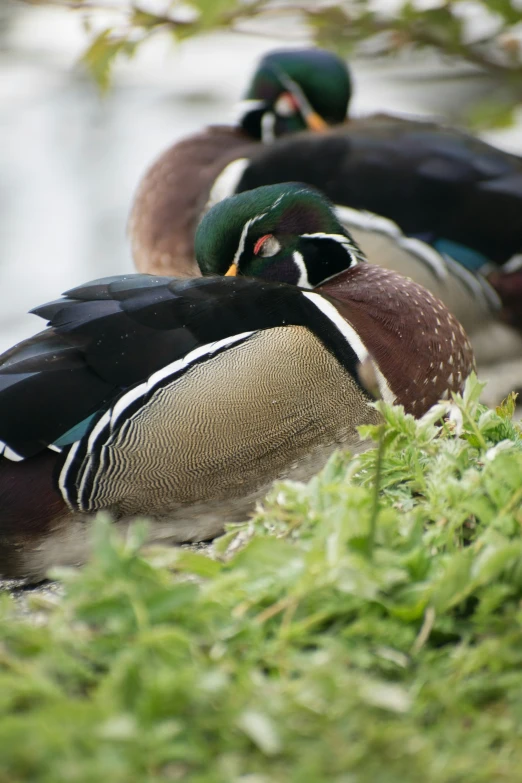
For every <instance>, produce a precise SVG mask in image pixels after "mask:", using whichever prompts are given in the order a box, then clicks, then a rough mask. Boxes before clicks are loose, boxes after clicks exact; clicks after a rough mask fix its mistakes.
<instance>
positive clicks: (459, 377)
mask: <svg viewBox="0 0 522 783" xmlns="http://www.w3.org/2000/svg"><path fill="white" fill-rule="evenodd" d="M315 290H316V291H317V292H319V293H321V294H322V295H324V296H328V297H329V298H331V300H332V301H335V306H336V308H337V310H338V311H339V313H340V314H341V315H342V316H343V318H344V319H346V321H347V322H348V323H349V324H351V325H352V326H353V328H354V329H355V331H356V332H357V334H358V335H359V337H360V338H361V340H362V341H363V343H364V345H365V346H366V348H367V350H368V352H369V354H370V355H371V357H372V358H373V360H374V361H375V363H376V364H377V366H378V368H379V371H380V372H381V373H382V375H383V376H384V378H385V379H386V381H387V383H388V385H389V387H390V389H391V391H392V392H393V394H394V396H395V398H396V400H397V401H399V402H400V403H401V404H403V405H404V408H405V410H406V411H407V412H408V413H412V414H413V415H415V416H419V415H422V413H423V412H425V411H426V410H427V409H428V408H429V407H430V406H431V405H434V404H435V403H436V402H438V401H439V400H440V399H447V398H448V397H449V396H450V393H451V392H459V391H462V389H463V386H464V381H465V380H466V378H467V377H468V375H469V373H470V371H471V369H472V368H474V359H473V351H472V348H471V345H470V342H469V340H468V337H467V335H466V333H465V332H464V329H463V328H462V326H461V325H460V323H459V322H458V321H457V319H456V318H454V317H453V316H452V315H451V313H449V311H448V310H447V309H446V307H444V305H443V304H442V302H440V301H439V300H438V299H436V298H435V297H434V296H433V295H432V294H430V293H429V292H428V291H426V290H425V289H424V288H422V287H421V286H419V285H417V284H416V283H414V282H413V281H412V280H409V279H407V278H403V277H401V276H400V275H398V274H397V273H396V272H393V271H391V270H387V269H380V268H379V267H376V266H374V265H372V264H360V265H358V266H355V267H352V268H351V269H349V270H347V271H346V272H343V273H341V274H339V275H337V276H336V277H335V278H332V280H330V281H327V282H326V283H324V284H323V285H321V286H319V287H318V288H317V289H315Z"/></svg>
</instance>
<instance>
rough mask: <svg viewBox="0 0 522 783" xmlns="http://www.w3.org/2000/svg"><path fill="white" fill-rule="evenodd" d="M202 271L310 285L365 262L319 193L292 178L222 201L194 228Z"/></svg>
mask: <svg viewBox="0 0 522 783" xmlns="http://www.w3.org/2000/svg"><path fill="white" fill-rule="evenodd" d="M195 250H196V258H197V261H198V264H199V267H200V269H201V271H202V273H203V274H204V275H212V274H214V275H216V274H217V275H236V274H238V275H245V276H248V277H260V278H262V279H264V280H274V281H278V282H282V283H291V284H293V285H299V286H301V287H303V288H314V287H315V286H317V285H319V284H320V283H322V282H324V281H325V280H327V279H328V278H330V277H333V276H334V275H336V274H339V272H342V271H344V270H346V269H348V268H349V267H350V266H353V265H354V264H356V263H358V262H359V261H362V260H364V257H363V255H362V253H361V251H360V249H359V248H358V246H357V245H356V244H355V242H354V241H353V239H352V238H351V236H350V235H349V234H348V232H347V231H346V230H345V229H344V228H343V226H342V225H341V224H340V223H339V220H338V219H337V217H336V214H335V210H334V207H333V205H332V204H331V203H330V202H329V201H328V199H327V198H326V197H325V196H323V195H322V194H321V193H320V192H319V191H317V190H314V189H313V188H310V187H308V186H307V185H301V184H299V183H295V182H287V183H284V184H279V185H267V186H265V187H262V188H256V189H255V190H247V191H245V192H244V193H239V194H238V195H236V196H232V197H231V198H227V199H224V200H223V201H221V202H220V203H219V204H216V206H214V207H212V209H210V210H209V211H208V212H207V214H206V215H205V216H204V218H203V219H202V221H201V223H200V224H199V226H198V229H197V231H196V237H195Z"/></svg>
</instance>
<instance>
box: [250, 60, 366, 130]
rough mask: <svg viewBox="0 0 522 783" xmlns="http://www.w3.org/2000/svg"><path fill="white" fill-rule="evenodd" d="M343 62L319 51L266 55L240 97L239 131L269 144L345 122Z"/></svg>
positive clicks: (347, 83) (347, 96) (345, 69)
mask: <svg viewBox="0 0 522 783" xmlns="http://www.w3.org/2000/svg"><path fill="white" fill-rule="evenodd" d="M351 92H352V88H351V80H350V74H349V71H348V67H347V65H346V63H345V62H344V60H342V59H341V58H340V57H338V56H337V55H335V54H333V53H332V52H327V51H325V50H324V49H281V50H277V51H275V52H270V53H269V54H267V55H265V57H263V59H262V60H261V63H260V64H259V67H258V69H257V71H256V72H255V75H254V78H253V80H252V82H251V84H250V87H249V89H248V91H247V94H246V96H245V104H246V105H245V109H246V111H245V113H244V115H243V117H242V119H241V127H242V128H243V130H244V131H245V132H246V133H248V135H249V136H251V137H253V138H256V139H261V140H262V141H265V142H270V141H272V140H273V139H274V138H276V137H278V136H283V135H286V134H290V133H297V132H298V131H302V130H311V131H322V130H325V129H326V128H327V127H328V126H330V125H338V124H339V123H341V122H344V120H345V118H346V113H347V110H348V104H349V101H350V97H351Z"/></svg>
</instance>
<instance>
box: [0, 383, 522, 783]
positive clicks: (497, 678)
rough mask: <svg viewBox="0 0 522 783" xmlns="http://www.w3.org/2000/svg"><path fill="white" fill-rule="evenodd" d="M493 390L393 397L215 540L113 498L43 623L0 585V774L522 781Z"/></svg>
mask: <svg viewBox="0 0 522 783" xmlns="http://www.w3.org/2000/svg"><path fill="white" fill-rule="evenodd" d="M479 393H480V386H479V384H478V383H477V382H476V381H475V380H473V381H472V382H470V383H468V386H467V389H466V392H465V394H464V397H463V398H458V399H457V400H456V403H455V404H454V405H453V407H452V412H451V415H450V419H449V421H447V422H446V423H445V424H444V425H443V426H439V425H438V424H437V423H436V422H437V414H438V415H439V416H440V413H441V410H440V409H439V410H438V411H434V412H432V413H431V414H429V415H427V416H426V417H425V418H424V419H422V420H421V421H418V422H416V421H414V420H413V419H412V418H411V417H410V416H406V415H405V414H404V413H403V412H402V410H401V409H399V408H390V407H387V406H385V405H381V403H379V405H380V406H381V409H382V411H383V413H384V418H385V424H384V426H379V427H370V428H365V435H367V436H370V437H373V438H374V439H375V440H376V442H378V443H380V447H379V448H378V449H373V450H371V451H369V452H367V453H365V454H363V455H361V456H359V457H357V458H356V459H350V458H349V457H348V456H346V455H336V456H334V457H333V458H332V459H331V460H330V462H329V463H328V465H327V466H326V468H325V469H324V470H323V471H322V473H321V474H320V475H319V476H317V477H316V478H315V479H313V480H312V481H311V482H310V483H309V484H308V485H300V484H290V483H286V484H281V485H279V486H277V487H276V488H275V489H274V490H273V492H272V494H271V496H270V497H269V498H268V499H267V501H266V502H265V504H264V506H263V508H262V509H261V510H260V511H259V513H258V514H257V516H256V517H255V519H254V520H253V521H251V522H250V523H248V524H247V525H245V526H243V527H237V528H233V529H232V530H229V531H228V532H227V534H226V535H225V536H224V537H223V538H222V539H220V540H219V541H218V542H217V543H216V546H215V550H216V557H217V559H214V560H212V559H210V558H208V557H207V556H205V555H204V554H198V553H194V552H191V551H187V550H179V549H159V548H154V549H149V550H148V551H141V552H140V544H141V542H142V540H143V527H142V526H141V525H137V526H136V527H135V528H134V529H133V532H132V534H131V535H130V536H129V537H128V538H127V539H126V540H125V541H122V540H119V539H118V538H117V537H115V536H114V534H113V532H112V531H111V529H110V524H109V522H108V521H107V520H104V519H100V520H98V523H97V524H96V526H95V529H94V534H95V537H96V546H95V555H94V557H93V559H92V561H91V562H90V563H89V564H88V565H87V566H86V567H85V568H83V569H82V570H80V571H72V570H71V571H61V572H59V573H58V574H57V575H56V576H57V577H58V578H59V579H60V580H61V581H62V582H63V584H64V596H63V598H62V599H59V600H57V599H56V598H54V597H50V598H49V597H45V596H44V597H42V596H40V597H38V596H34V597H33V598H32V601H33V604H34V607H33V608H38V609H39V610H40V612H39V615H38V622H34V619H32V618H28V617H23V616H20V612H19V611H18V609H17V606H16V603H15V601H14V600H13V598H12V597H11V596H9V595H7V594H6V595H4V596H2V599H1V602H0V613H1V623H0V749H1V750H0V781H1V783H4V781H5V783H7V782H8V781H9V783H16V782H17V781H32V782H35V783H39V782H40V781H41V782H42V783H61V782H62V781H64V782H65V781H67V783H76V782H78V783H88V782H89V783H90V782H91V781H93V782H94V781H100V780H104V781H109V782H110V783H120V781H121V783H132V782H133V781H139V782H140V783H149V782H150V783H152V782H153V781H191V782H193V783H214V782H215V783H269V782H270V783H272V782H275V783H287V782H290V783H293V781H295V783H297V782H298V781H299V783H308V782H309V783H321V782H322V781H336V783H381V781H382V783H395V782H397V783H410V781H411V783H418V781H429V783H443V782H444V783H460V782H461V781H462V783H464V782H465V783H474V782H475V781H476V782H477V783H479V781H480V782H482V781H483V782H484V783H491V781H503V780H505V781H510V782H511V781H514V780H518V779H519V777H520V769H521V766H522V603H521V599H522V536H521V525H522V437H521V432H520V428H519V427H518V426H517V425H514V424H512V423H511V421H510V416H511V413H512V408H513V400H512V399H510V400H508V401H507V402H506V403H505V404H504V405H503V406H502V407H501V408H499V409H497V410H496V411H493V410H488V409H486V408H484V407H483V406H481V405H480V404H479V403H478V402H477V400H478V395H479ZM376 474H378V477H379V482H378V483H379V485H380V491H379V492H376Z"/></svg>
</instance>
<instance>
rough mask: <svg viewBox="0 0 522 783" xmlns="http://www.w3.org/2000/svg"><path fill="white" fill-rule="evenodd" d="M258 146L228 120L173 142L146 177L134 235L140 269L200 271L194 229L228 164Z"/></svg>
mask: <svg viewBox="0 0 522 783" xmlns="http://www.w3.org/2000/svg"><path fill="white" fill-rule="evenodd" d="M256 146H257V144H256V142H252V141H250V140H249V139H248V137H246V136H245V135H244V134H243V133H241V132H240V131H238V130H236V129H235V128H232V127H228V126H212V127H210V128H206V129H205V130H204V131H202V132H201V133H198V134H196V135H194V136H191V137H189V138H187V139H184V140H183V141H180V142H178V143H176V144H174V145H173V146H172V147H169V149H168V150H166V151H165V152H164V153H163V154H162V155H161V156H160V158H158V160H157V161H156V162H155V163H154V164H153V165H152V166H151V168H150V169H149V170H148V172H147V173H146V174H145V176H144V178H143V179H142V181H141V183H140V185H139V187H138V191H137V193H136V197H135V199H134V204H133V207H132V211H131V215H130V218H129V228H128V230H129V236H130V240H131V246H132V254H133V257H134V263H135V265H136V268H137V269H138V271H139V272H147V273H149V274H154V275H174V276H176V277H199V276H200V275H201V272H200V270H199V267H198V265H197V263H196V261H195V258H194V233H195V230H196V226H197V224H198V221H199V219H200V217H201V215H202V214H203V211H204V208H205V204H206V202H207V199H208V196H209V193H210V189H211V187H212V185H213V183H214V180H215V179H216V177H217V176H218V175H219V174H220V172H221V171H222V170H223V169H224V168H225V166H226V165H227V164H228V163H230V162H231V161H232V160H235V159H236V158H240V157H242V156H243V155H248V154H249V153H250V151H251V150H252V148H255V147H256Z"/></svg>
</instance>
